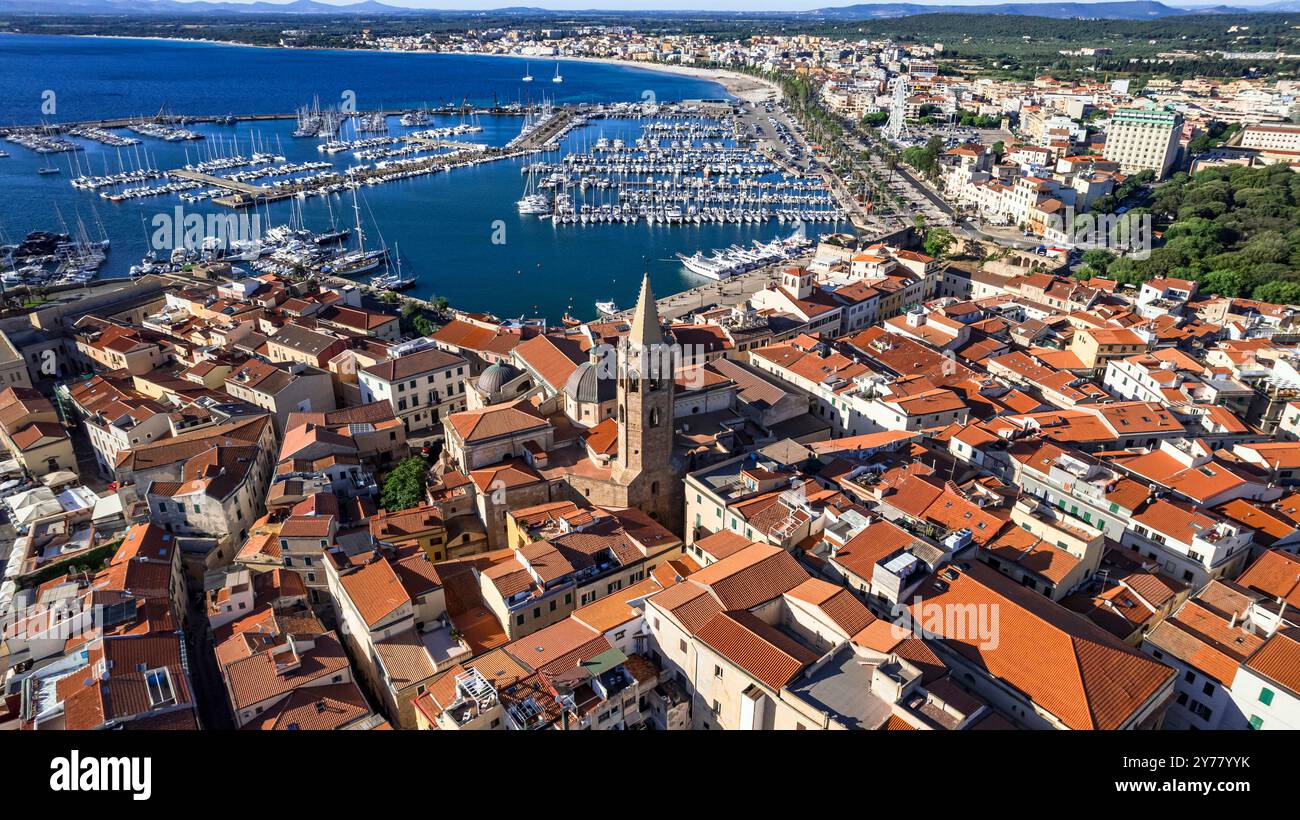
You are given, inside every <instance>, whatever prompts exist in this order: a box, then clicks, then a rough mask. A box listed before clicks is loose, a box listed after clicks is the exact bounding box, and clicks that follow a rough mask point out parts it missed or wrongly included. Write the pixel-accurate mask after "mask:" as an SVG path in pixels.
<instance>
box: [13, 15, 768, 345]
mask: <svg viewBox="0 0 1300 820" xmlns="http://www.w3.org/2000/svg"><path fill="white" fill-rule="evenodd" d="M559 68H560V71H561V72H562V74H563V76H564V82H563V83H552V82H550V78H551V76H552V74H553V73H554V72H555V62H554V61H551V60H525V59H522V58H521V59H515V58H504V57H480V56H469V55H441V54H401V53H382V52H364V51H324V50H316V51H309V50H292V49H266V48H252V47H243V46H229V45H217V44H209V43H186V42H169V41H158V40H144V39H95V38H79V37H57V36H37V35H0V126H2V125H4V124H8V123H32V122H40V121H46V122H66V121H78V120H86V119H100V118H110V117H123V116H134V115H153V114H155V113H157V112H158V111H159V110H160V109H166V110H167V111H169V112H172V113H177V114H192V115H212V114H216V115H225V114H255V113H282V112H289V111H294V110H296V109H297V108H298V107H300V106H302V105H304V104H310V103H312V101H313V100H319V102H320V105H321V106H326V105H335V104H337V103H338V102H339V101H340V100H341V99H343V96H344V95H345V94H351V95H354V96H355V100H356V106H357V108H358V109H360V110H368V109H375V108H387V109H397V108H414V107H420V106H425V105H428V106H438V105H442V104H446V103H458V102H461V101H467V102H468V103H469V104H471V105H484V106H486V105H491V104H493V103H494V102H496V103H501V104H506V103H511V102H521V103H533V102H537V101H538V100H539V98H540V96H541V95H542V94H545V95H546V96H547V97H548V98H550V99H553V100H554V101H556V102H558V103H576V102H616V101H633V102H635V101H641V100H643V99H646V92H651V93H653V95H654V97H655V98H656V99H658V100H660V101H672V100H680V99H697V98H705V97H713V98H717V97H725V96H726V92H725V91H724V90H723V88H722V87H721V86H720V85H718V84H717V83H713V82H710V81H705V80H700V79H697V78H693V77H686V76H680V75H673V74H665V73H659V72H654V71H650V70H645V69H639V68H632V67H625V66H617V65H607V64H601V63H591V62H582V61H563V60H561V61H560V62H559ZM526 71H530V72H531V73H532V74H533V75H534V76H535V77H536V78H537V79H536V81H534V82H532V83H523V82H521V80H520V78H521V77H522V76H523V75H524V74H525V72H526ZM50 92H52V96H51V93H50ZM51 102H52V103H53V112H52V113H51V112H50V103H51ZM459 122H461V119H460V118H459V117H437V118H435V119H434V121H432V122H430V123H429V124H428V125H427V126H424V127H427V128H433V127H442V126H448V125H455V124H457V123H459ZM478 124H479V125H480V126H482V128H483V131H482V132H480V133H471V134H466V135H463V136H461V137H457V139H461V140H465V141H469V142H487V143H490V144H493V145H502V144H505V143H506V142H508V141H509V140H510V139H511V138H512V137H514V136H515V135H517V134H518V133H519V129H520V126H521V124H522V119H521V118H520V117H517V116H480V117H479V118H478ZM390 125H391V126H392V128H393V130H394V131H395V132H400V131H402V130H403V129H401V128H400V127H399V126H398V125H397V121H396V118H392V119H391V120H390ZM189 127H190V128H191V130H195V131H199V132H201V133H203V134H204V135H205V136H206V139H204V140H201V141H191V142H182V143H172V142H165V141H162V140H158V139H151V138H148V137H142V138H141V139H142V140H143V143H142V144H141V145H139V146H135V147H133V148H111V147H108V146H104V145H102V144H100V143H97V142H93V141H89V140H75V141H77V142H79V143H80V144H82V145H83V146H84V148H85V150H84V151H80V152H76V156H73V155H72V154H56V155H48V156H46V155H38V154H35V153H34V152H32V151H29V150H27V149H26V148H23V147H22V146H18V145H13V144H8V143H4V142H0V148H3V149H4V150H5V151H8V153H9V154H10V158H8V159H0V186H3V187H2V190H3V191H4V196H3V198H0V229H3V231H4V233H5V234H6V235H7V237H8V239H7V240H6V241H18V240H20V239H21V238H22V236H24V235H25V234H26V233H27V232H29V231H32V230H38V229H44V230H62V229H63V226H64V225H67V226H68V228H70V229H73V230H75V229H76V225H77V221H78V220H80V221H81V222H82V223H83V224H85V225H86V226H87V230H88V231H89V233H90V234H91V235H92V236H97V235H98V232H99V230H100V229H101V226H102V229H103V231H104V232H105V233H106V234H107V236H108V237H109V238H110V239H111V240H112V243H113V244H112V251H111V252H110V254H109V258H108V262H107V263H106V265H105V267H104V269H103V273H102V275H105V276H124V275H126V273H127V271H128V269H129V268H130V266H131V265H133V264H136V263H137V262H138V261H139V260H140V257H141V256H143V254H144V253H145V252H146V251H147V250H148V235H149V232H150V229H149V228H148V226H149V224H150V221H151V220H152V218H153V217H154V215H156V214H158V213H160V212H161V213H172V212H173V210H174V209H175V208H176V206H178V205H181V204H182V202H181V200H180V199H179V198H178V197H177V196H176V195H175V194H171V195H166V196H161V197H152V198H146V199H136V200H129V201H126V202H121V203H112V202H108V201H107V200H104V199H101V198H100V197H99V196H98V195H96V194H92V193H89V192H84V191H79V190H77V189H75V188H73V187H72V186H71V185H70V184H69V180H70V179H71V178H72V177H73V176H75V174H76V172H77V170H78V168H81V169H84V168H86V167H89V168H91V169H92V172H93V173H96V174H103V173H106V172H116V171H118V170H120V169H121V168H132V167H135V166H136V165H137V164H138V161H139V160H140V159H143V158H144V157H142V156H141V153H143V154H147V159H148V160H149V164H150V165H152V166H153V167H156V168H161V169H168V168H176V167H180V166H182V165H185V164H186V163H187V162H193V161H198V160H202V159H206V158H209V157H210V156H212V155H215V154H227V155H228V154H231V153H235V151H236V149H237V150H238V152H239V153H243V154H244V155H245V156H247V155H248V154H249V153H251V152H252V150H253V148H254V147H255V146H256V147H257V148H260V149H262V150H270V151H273V152H274V153H278V154H282V155H283V156H284V157H285V158H286V159H287V160H288V161H289V162H302V161H307V160H312V161H318V160H322V159H323V160H327V161H331V162H333V163H334V164H335V165H337V166H338V167H341V168H342V167H347V166H348V165H351V164H355V163H356V162H357V160H356V159H354V158H353V157H352V155H351V154H348V153H343V154H336V155H333V156H329V155H325V154H322V153H320V152H318V151H317V150H316V146H317V144H318V143H319V140H315V139H294V138H293V137H292V136H291V133H292V131H293V128H294V122H293V121H292V120H277V121H264V122H241V123H239V124H238V125H235V126H222V125H206V124H202V125H192V126H189ZM639 129H640V124H639V123H638V122H637V121H633V120H616V119H609V120H593V121H592V122H591V123H590V124H589V125H587V126H585V127H583V128H580V129H576V130H574V131H572V132H570V133H569V135H568V136H567V137H566V139H565V143H564V147H565V149H566V150H573V149H575V148H582V147H584V146H588V145H590V144H592V143H594V142H595V141H596V140H597V139H598V138H599V137H601V136H605V137H609V138H611V139H613V138H615V137H622V138H624V139H627V140H628V141H629V142H631V141H632V140H633V139H635V137H636V135H637V133H638V132H639ZM137 136H138V135H137ZM347 136H355V135H350V134H349V135H347ZM361 136H363V137H364V136H367V135H361ZM558 156H559V155H558V154H556V153H550V154H545V155H534V156H533V157H532V158H531V159H529V160H523V159H518V160H503V161H498V162H493V163H487V164H484V165H480V166H474V167H470V168H462V169H456V170H453V171H451V172H449V173H439V174H434V175H431V176H426V177H419V178H415V179H411V180H404V181H400V182H395V183H388V184H384V185H378V186H364V187H363V188H362V189H361V190H362V194H363V200H364V203H363V205H362V210H363V224H364V225H365V228H366V234H367V237H369V238H371V239H374V238H375V237H376V235H377V236H378V237H380V238H382V240H383V242H385V243H386V244H387V245H389V246H390V247H391V246H394V245H395V246H397V247H398V248H400V251H401V256H402V259H403V272H404V273H411V272H415V273H416V274H417V275H418V277H419V284H418V285H417V286H416V287H415V288H414V289H412V291H410V292H411V293H412V294H414V295H418V296H424V297H429V296H434V295H437V296H443V297H446V298H447V299H448V300H449V301H450V302H451V304H452V305H454V306H456V307H458V308H462V309H466V310H475V311H491V312H493V313H496V314H498V315H500V316H503V317H517V316H545V317H547V318H549V319H550V320H551V321H557V320H558V319H559V317H560V316H561V315H562V314H563V313H564V312H565V311H566V310H569V309H572V311H573V313H574V314H575V315H578V316H581V317H590V316H592V315H593V314H594V307H593V303H594V302H595V301H597V300H604V299H614V300H616V301H617V302H618V303H619V304H620V305H629V304H631V302H632V301H633V300H634V299H635V296H636V290H637V286H638V284H639V281H640V277H641V274H642V272H643V271H648V272H649V273H650V275H651V280H652V284H653V286H654V288H655V291H656V293H657V294H659V295H665V294H668V293H673V292H676V291H679V290H683V289H685V288H688V287H692V286H694V285H697V284H700V283H701V282H702V281H703V280H701V279H699V278H698V277H696V276H695V275H693V274H691V273H689V272H687V271H685V270H683V269H682V267H681V265H680V263H679V262H678V261H677V259H676V257H675V254H676V253H677V252H684V253H688V254H689V253H694V252H695V251H697V250H709V249H713V248H724V247H726V246H728V245H730V244H732V243H741V244H745V245H748V244H749V243H750V241H751V240H753V239H768V238H771V237H773V236H776V235H778V234H783V233H788V231H789V229H788V228H786V229H785V230H782V227H783V226H781V225H779V224H778V223H776V222H772V223H769V224H767V225H734V226H718V225H704V226H694V225H692V226H677V227H668V226H663V225H654V226H650V225H646V224H636V225H600V226H594V225H593V226H552V225H551V223H550V221H549V220H539V219H538V218H537V217H534V216H521V215H520V214H519V213H518V212H517V210H516V208H515V205H514V203H515V200H517V199H518V198H519V196H520V195H521V193H522V190H523V185H524V181H525V178H524V176H523V175H522V174H521V172H520V169H521V165H522V164H523V163H524V162H526V161H534V160H536V159H541V158H543V157H545V158H546V159H547V160H550V161H554V160H555V159H556V158H558ZM46 164H54V165H57V166H59V167H60V168H61V169H62V174H60V175H58V176H53V175H39V174H37V173H36V169H37V168H39V167H41V166H42V165H46ZM158 182H159V181H155V182H154V183H150V184H157V183H158ZM184 207H185V209H186V212H187V213H191V212H199V213H207V212H220V213H228V212H227V211H225V210H224V209H221V208H220V207H219V206H213V205H210V204H185V205H184ZM291 207H296V206H291V205H290V204H289V203H288V202H284V203H278V204H275V205H272V206H270V207H269V208H263V209H261V210H260V211H259V213H260V214H261V218H262V220H263V223H264V224H265V223H266V222H267V221H268V220H269V221H271V222H274V223H279V222H284V221H287V220H288V219H289V217H290V209H291ZM301 211H302V213H301V218H302V219H303V221H304V222H305V224H306V225H307V227H309V228H313V229H315V230H325V229H327V228H330V227H331V226H338V227H348V226H351V224H352V222H353V215H352V202H351V197H350V196H349V197H346V198H340V197H337V196H336V197H325V198H322V197H313V198H309V199H307V200H305V201H302V203H301ZM498 220H500V221H501V222H503V223H504V227H505V241H504V243H499V244H498V243H494V242H493V238H494V229H495V226H496V223H497V222H498ZM497 236H498V238H499V232H498V234H497Z"/></svg>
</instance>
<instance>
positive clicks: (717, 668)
mask: <svg viewBox="0 0 1300 820" xmlns="http://www.w3.org/2000/svg"><path fill="white" fill-rule="evenodd" d="M713 677H715V678H718V679H719V680H721V679H722V667H721V666H718V665H717V664H716V663H715V664H714V665H713Z"/></svg>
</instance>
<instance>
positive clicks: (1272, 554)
mask: <svg viewBox="0 0 1300 820" xmlns="http://www.w3.org/2000/svg"><path fill="white" fill-rule="evenodd" d="M1237 584H1238V585H1239V586H1243V587H1245V588H1247V589H1252V590H1254V591H1256V592H1261V593H1263V594H1265V595H1267V596H1268V597H1270V598H1272V599H1273V600H1277V599H1278V598H1281V599H1282V600H1284V601H1286V602H1287V603H1288V604H1290V605H1291V606H1300V558H1298V557H1296V556H1295V555H1292V554H1291V553H1289V552H1282V551H1280V550H1269V551H1268V552H1266V553H1264V554H1263V555H1261V556H1259V558H1258V559H1257V560H1256V561H1255V563H1253V564H1251V565H1250V567H1249V568H1247V570H1246V571H1245V572H1243V573H1242V574H1241V577H1240V578H1238V579H1237Z"/></svg>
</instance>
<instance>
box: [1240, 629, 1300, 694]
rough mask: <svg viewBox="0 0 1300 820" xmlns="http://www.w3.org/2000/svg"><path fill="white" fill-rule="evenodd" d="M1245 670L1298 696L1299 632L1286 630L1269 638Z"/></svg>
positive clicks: (1299, 686)
mask: <svg viewBox="0 0 1300 820" xmlns="http://www.w3.org/2000/svg"><path fill="white" fill-rule="evenodd" d="M1246 668H1247V669H1250V671H1252V672H1255V673H1256V674H1258V675H1262V676H1264V677H1265V678H1268V679H1269V680H1271V681H1273V682H1275V683H1277V684H1280V685H1281V686H1285V687H1286V688H1287V689H1289V690H1290V691H1291V695H1292V696H1293V697H1294V696H1296V695H1300V630H1297V629H1288V630H1285V631H1282V632H1278V633H1277V634H1276V635H1274V636H1273V637H1271V638H1269V639H1268V640H1267V641H1266V642H1265V643H1264V646H1263V647H1261V648H1260V650H1259V651H1258V652H1256V653H1255V655H1254V657H1252V658H1251V659H1250V660H1249V661H1247V662H1246Z"/></svg>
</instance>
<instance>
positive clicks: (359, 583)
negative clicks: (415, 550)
mask: <svg viewBox="0 0 1300 820" xmlns="http://www.w3.org/2000/svg"><path fill="white" fill-rule="evenodd" d="M339 583H340V584H342V585H343V589H344V591H345V592H346V593H347V595H348V597H349V598H350V599H351V600H352V604H353V606H355V607H356V608H357V611H358V612H360V613H361V617H362V618H364V619H365V622H366V625H367V626H375V625H377V624H379V623H381V622H382V621H383V620H384V619H385V618H386V617H388V616H389V615H391V614H392V613H393V612H394V610H396V609H397V608H398V607H400V606H402V605H403V604H407V603H410V601H411V597H410V595H408V594H407V592H406V588H405V587H403V586H402V581H401V579H399V578H398V577H397V573H396V572H394V571H393V567H392V565H391V564H389V563H388V560H387V559H385V558H380V559H378V560H375V561H371V562H370V563H369V564H366V565H365V566H364V567H362V568H361V569H359V570H356V571H355V572H349V573H348V574H347V575H344V576H342V577H340V578H339Z"/></svg>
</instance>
